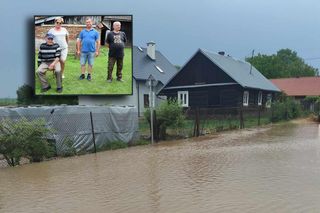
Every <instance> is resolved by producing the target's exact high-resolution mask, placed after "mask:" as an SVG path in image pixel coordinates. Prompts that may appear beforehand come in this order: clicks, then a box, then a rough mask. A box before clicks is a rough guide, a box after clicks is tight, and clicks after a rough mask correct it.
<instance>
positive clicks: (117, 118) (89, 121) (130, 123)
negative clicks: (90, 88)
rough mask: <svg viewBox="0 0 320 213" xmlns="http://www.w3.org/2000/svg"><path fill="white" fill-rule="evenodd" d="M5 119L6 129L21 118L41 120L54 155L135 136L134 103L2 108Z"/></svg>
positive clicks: (1, 161) (88, 150)
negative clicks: (112, 105) (126, 105)
mask: <svg viewBox="0 0 320 213" xmlns="http://www.w3.org/2000/svg"><path fill="white" fill-rule="evenodd" d="M6 120H9V121H11V122H7V123H8V124H9V125H12V126H11V127H10V126H8V125H7V128H8V130H10V129H14V128H13V126H14V125H15V124H18V123H20V124H21V126H25V125H24V122H25V124H27V123H28V122H32V121H39V120H42V121H43V123H44V125H45V128H46V129H49V130H51V131H50V132H48V133H46V136H45V138H46V140H47V141H48V142H49V144H51V145H52V147H53V148H54V155H56V156H65V155H73V154H83V153H91V152H96V151H97V150H99V149H103V148H104V146H106V145H107V144H109V143H112V142H122V143H127V144H128V143H131V142H132V141H135V140H137V139H138V137H139V129H138V114H137V112H136V110H135V108H134V107H132V108H130V107H81V106H73V107H71V106H63V107H34V108H13V109H7V108H6V109H5V108H2V109H0V122H2V123H4V122H5V121H6ZM35 128H36V126H35ZM17 131H19V130H17ZM0 145H1V144H0ZM0 148H1V147H0ZM24 160H25V161H27V159H22V163H23V162H24ZM4 164H5V165H4ZM4 166H6V161H5V159H4V156H3V155H1V154H0V167H4Z"/></svg>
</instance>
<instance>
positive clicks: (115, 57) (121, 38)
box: [106, 21, 127, 83]
mask: <svg viewBox="0 0 320 213" xmlns="http://www.w3.org/2000/svg"><path fill="white" fill-rule="evenodd" d="M120 29H121V23H120V22H119V21H116V22H114V23H113V31H111V32H109V33H108V35H107V39H106V42H107V47H109V58H108V77H107V82H109V83H111V82H112V71H113V67H114V64H115V62H117V81H120V82H123V80H122V67H123V57H124V47H125V43H126V42H127V37H126V34H125V33H124V32H122V31H120Z"/></svg>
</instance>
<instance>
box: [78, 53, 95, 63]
mask: <svg viewBox="0 0 320 213" xmlns="http://www.w3.org/2000/svg"><path fill="white" fill-rule="evenodd" d="M94 54H95V52H81V56H80V64H81V65H82V66H83V65H86V63H87V61H88V64H89V65H90V66H93V62H94Z"/></svg>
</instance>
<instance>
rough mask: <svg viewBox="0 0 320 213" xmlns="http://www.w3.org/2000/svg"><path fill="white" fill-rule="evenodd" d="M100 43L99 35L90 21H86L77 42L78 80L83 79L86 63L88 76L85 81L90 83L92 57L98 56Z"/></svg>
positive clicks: (88, 19)
mask: <svg viewBox="0 0 320 213" xmlns="http://www.w3.org/2000/svg"><path fill="white" fill-rule="evenodd" d="M99 48H100V41H99V33H98V32H97V31H96V30H95V29H93V28H92V20H91V19H90V18H87V19H86V28H85V29H83V30H82V31H81V32H80V35H79V39H78V40H77V54H78V55H80V51H81V56H80V64H81V75H80V77H79V79H80V80H82V79H84V78H85V73H86V63H87V62H88V75H87V80H88V81H91V74H92V67H93V63H94V57H95V56H96V57H97V56H98V55H99Z"/></svg>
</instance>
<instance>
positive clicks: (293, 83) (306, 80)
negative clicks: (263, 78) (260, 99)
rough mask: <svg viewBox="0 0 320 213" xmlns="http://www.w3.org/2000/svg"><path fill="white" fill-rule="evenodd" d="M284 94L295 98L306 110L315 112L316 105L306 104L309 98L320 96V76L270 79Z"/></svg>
mask: <svg viewBox="0 0 320 213" xmlns="http://www.w3.org/2000/svg"><path fill="white" fill-rule="evenodd" d="M270 81H271V82H272V83H273V84H274V85H276V86H277V87H278V88H279V89H280V90H281V91H282V92H283V93H284V94H286V95H287V96H289V97H293V98H295V100H297V101H299V102H300V103H301V104H302V105H303V106H304V107H305V108H309V109H310V110H311V111H313V110H314V103H311V102H306V101H305V98H306V97H308V96H320V76H314V77H296V78H280V79H270Z"/></svg>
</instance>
